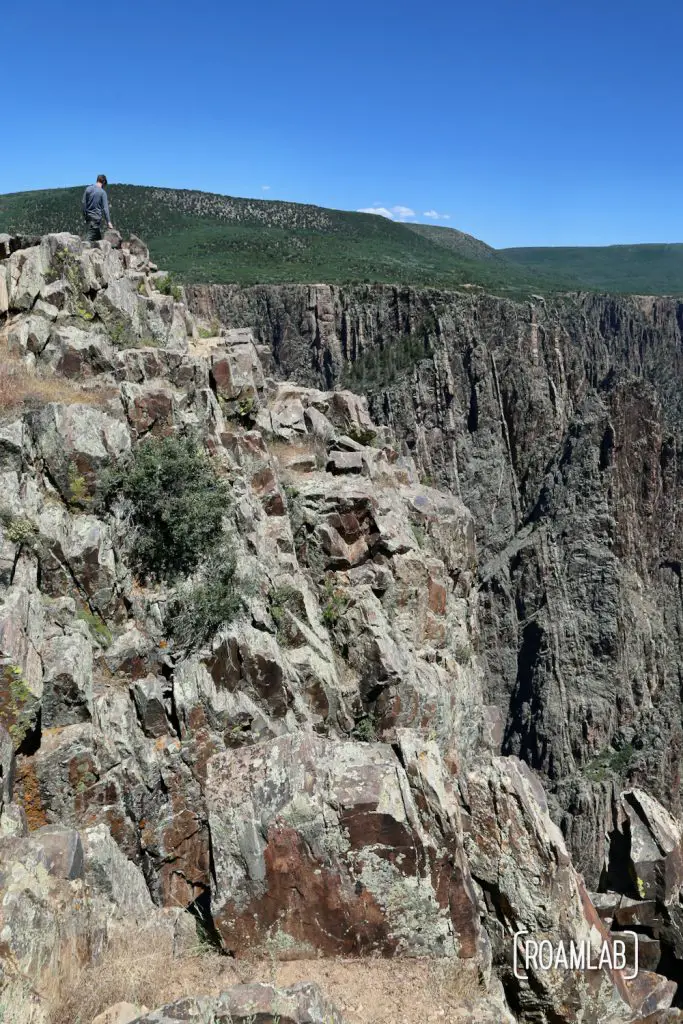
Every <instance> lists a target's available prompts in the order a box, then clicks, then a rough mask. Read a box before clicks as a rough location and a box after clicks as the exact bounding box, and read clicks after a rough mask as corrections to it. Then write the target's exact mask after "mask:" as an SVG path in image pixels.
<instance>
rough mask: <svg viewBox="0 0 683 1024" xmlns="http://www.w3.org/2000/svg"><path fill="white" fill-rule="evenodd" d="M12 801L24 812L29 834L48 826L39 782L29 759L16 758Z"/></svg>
mask: <svg viewBox="0 0 683 1024" xmlns="http://www.w3.org/2000/svg"><path fill="white" fill-rule="evenodd" d="M14 799H15V800H16V802H17V803H18V804H20V805H21V806H22V807H23V808H24V811H25V812H26V820H27V822H28V827H29V830H30V831H31V832H33V831H34V830H35V829H37V828H41V827H42V826H43V825H47V824H48V819H47V814H46V813H45V807H44V805H43V800H42V797H41V794H40V782H39V780H38V776H37V775H36V773H35V769H34V767H33V762H32V761H31V759H30V758H27V757H19V758H17V776H16V783H15V787H14Z"/></svg>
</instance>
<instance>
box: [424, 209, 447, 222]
mask: <svg viewBox="0 0 683 1024" xmlns="http://www.w3.org/2000/svg"><path fill="white" fill-rule="evenodd" d="M422 216H423V217H430V218H431V219H432V220H450V219H451V215H450V213H439V212H438V210H425V212H424V213H423V214H422Z"/></svg>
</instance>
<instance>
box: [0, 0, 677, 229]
mask: <svg viewBox="0 0 683 1024" xmlns="http://www.w3.org/2000/svg"><path fill="white" fill-rule="evenodd" d="M4 8H5V9H4V10H3V13H2V29H1V31H2V36H3V41H4V43H5V45H4V46H3V79H4V82H5V106H4V118H3V120H4V132H3V146H2V149H3V155H2V159H1V160H0V192H12V191H22V190H25V189H34V188H35V189H37V188H50V187H56V186H61V185H71V184H80V183H82V182H84V181H86V180H89V179H92V178H93V177H94V176H95V175H96V174H97V173H98V172H99V171H100V170H104V172H105V173H106V174H107V175H108V176H109V180H110V182H112V183H113V182H116V181H120V182H133V183H137V184H155V185H168V186H175V187H180V188H199V189H204V190H206V191H214V192H224V193H227V194H230V195H240V196H263V197H265V198H277V199H286V200H292V201H294V202H308V203H315V204H318V205H322V206H333V207H339V208H342V209H351V210H354V209H368V208H372V207H382V208H384V209H385V210H387V211H389V212H390V213H392V216H394V217H395V218H396V219H401V217H410V219H415V220H420V221H423V222H427V223H428V222H430V221H431V222H432V223H441V224H447V225H450V226H453V227H458V228H461V229H462V230H465V231H469V232H471V233H472V234H475V235H477V236H479V237H480V238H484V239H485V240H486V241H488V242H490V243H491V244H492V245H496V246H506V245H574V244H576V245H578V244H582V245H595V244H610V243H617V242H644V241H662V242H664V241H683V207H682V204H681V185H682V184H683V181H682V179H683V132H682V131H681V114H682V110H683V106H682V103H681V100H682V99H683V96H682V92H683V87H682V85H681V74H680V48H681V42H682V39H683V5H682V4H681V3H680V0H677V2H675V0H649V2H648V3H645V2H643V0H590V2H589V0H571V2H570V0H565V2H562V0H479V2H471V0H470V2H468V3H460V2H458V0H424V2H422V3H417V2H415V0H413V2H412V3H407V2H404V0H392V2H391V3H389V2H385V0H381V2H379V0H365V2H359V0H346V2H345V3H344V4H332V3H329V2H325V0H317V2H315V3H313V2H310V0H301V2H297V0H292V2H290V3H282V2H280V3H274V2H272V0H260V2H258V3H236V2H230V0H228V2H227V3H226V2H217V0H216V2H207V0H194V2H193V3H191V4H188V3H186V2H181V0H165V2H164V3H150V2H149V0H136V2H135V3H130V2H128V0H117V2H116V3H112V4H102V5H99V6H98V5H97V4H95V3H92V2H91V3H88V4H86V3H84V2H82V0H67V3H65V4H63V5H55V4H54V3H50V4H48V3H46V2H45V0H35V2H30V0H27V2H24V3H19V4H16V3H12V4H10V3H6V4H5V5H4ZM8 90H9V92H8ZM115 195H116V193H115V188H114V187H112V189H111V196H112V198H113V202H114V204H115ZM403 209H404V210H407V211H413V214H414V215H412V214H411V215H409V214H407V213H402V212H401V210H403ZM392 211H393V212H392ZM427 212H431V213H436V214H439V215H440V216H439V217H438V218H434V217H426V216H425V214H426V213H427ZM446 216H447V217H448V219H446Z"/></svg>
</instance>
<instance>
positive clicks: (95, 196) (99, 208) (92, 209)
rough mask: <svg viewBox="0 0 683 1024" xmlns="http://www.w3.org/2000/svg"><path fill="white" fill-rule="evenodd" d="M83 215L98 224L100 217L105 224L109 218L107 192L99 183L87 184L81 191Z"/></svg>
mask: <svg viewBox="0 0 683 1024" xmlns="http://www.w3.org/2000/svg"><path fill="white" fill-rule="evenodd" d="M83 215H84V217H85V218H86V220H94V221H96V222H97V223H98V224H99V222H100V221H101V220H102V217H104V219H105V221H106V222H107V224H108V223H109V221H110V220H111V217H110V216H109V203H108V202H107V193H106V192H105V191H104V189H103V188H100V186H99V185H88V187H87V188H86V190H85V192H84V193H83Z"/></svg>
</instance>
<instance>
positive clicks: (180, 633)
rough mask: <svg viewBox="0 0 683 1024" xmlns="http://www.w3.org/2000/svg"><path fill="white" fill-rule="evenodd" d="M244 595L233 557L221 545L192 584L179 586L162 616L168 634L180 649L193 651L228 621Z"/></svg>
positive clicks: (234, 613)
mask: <svg viewBox="0 0 683 1024" xmlns="http://www.w3.org/2000/svg"><path fill="white" fill-rule="evenodd" d="M244 592H245V583H244V581H242V580H240V578H239V577H238V574H237V561H236V559H235V556H234V554H233V553H232V552H231V551H229V550H227V548H226V547H225V545H224V546H223V547H222V548H220V549H219V550H218V551H217V552H215V553H214V554H213V555H212V556H211V557H210V558H209V559H208V560H207V562H206V564H205V566H204V567H203V569H202V570H201V573H200V575H199V578H198V579H197V580H196V581H195V582H193V583H186V584H184V585H183V586H181V588H180V590H179V591H178V594H177V596H176V598H175V600H174V601H173V602H172V604H171V606H170V608H169V611H168V614H167V616H166V629H167V632H168V635H169V636H170V637H171V639H172V640H173V641H174V643H175V644H176V645H177V646H178V647H179V648H180V649H181V650H183V651H186V652H190V651H193V650H197V649H198V648H200V647H202V646H203V645H204V644H205V643H207V642H208V641H209V640H210V639H211V638H212V637H213V636H215V634H216V633H217V632H218V630H219V629H221V627H222V626H226V625H228V623H230V622H232V620H233V619H234V618H235V616H236V615H237V613H238V612H239V610H240V607H241V603H242V602H241V595H243V594H244Z"/></svg>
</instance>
